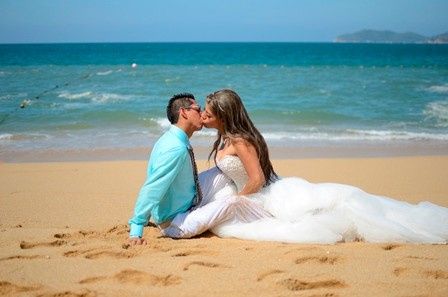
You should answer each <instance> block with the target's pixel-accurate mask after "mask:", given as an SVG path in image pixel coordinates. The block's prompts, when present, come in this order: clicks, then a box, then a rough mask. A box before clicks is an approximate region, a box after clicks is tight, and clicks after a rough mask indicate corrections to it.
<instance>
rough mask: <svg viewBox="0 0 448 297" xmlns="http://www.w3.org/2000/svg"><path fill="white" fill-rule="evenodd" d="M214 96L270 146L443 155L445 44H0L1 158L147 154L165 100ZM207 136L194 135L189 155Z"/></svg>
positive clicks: (446, 140) (447, 81)
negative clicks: (239, 109) (398, 148)
mask: <svg viewBox="0 0 448 297" xmlns="http://www.w3.org/2000/svg"><path fill="white" fill-rule="evenodd" d="M133 63H135V64H136V67H131V65H132V64H133ZM221 88H231V89H234V90H236V91H237V92H238V93H239V94H240V95H241V97H242V99H243V101H244V103H245V105H246V107H247V109H248V111H249V113H250V115H251V116H252V118H253V120H254V122H255V123H256V125H257V126H258V128H259V129H260V130H261V132H262V133H263V135H264V136H265V137H266V140H267V142H268V143H269V144H270V145H271V146H272V147H283V146H287V147H293V148H294V147H298V148H304V147H337V146H356V145H363V144H364V145H372V146H378V147H384V146H390V145H392V146H393V145H403V146H408V145H411V146H412V145H414V144H415V145H422V144H423V145H428V146H438V147H442V148H445V149H447V150H448V45H429V44H339V43H120V44H113V43H105V44H17V45H5V44H4V45H0V159H1V158H2V156H5V155H8V154H9V155H10V154H11V153H14V152H28V151H30V152H33V151H45V150H51V151H76V150H98V149H104V148H107V149H120V150H122V149H133V148H148V147H150V146H151V145H152V144H153V143H154V141H155V140H156V139H157V137H158V136H159V135H160V134H161V133H162V132H163V131H164V130H165V129H166V128H167V127H168V126H169V124H168V121H167V120H166V119H165V106H166V103H167V101H168V99H169V98H170V97H171V95H173V94H175V93H179V92H191V93H193V94H194V95H195V96H196V97H197V100H198V101H199V102H200V103H201V104H202V105H203V104H204V98H205V96H206V95H207V94H209V93H211V92H213V91H215V90H217V89H221ZM21 103H23V104H24V105H25V106H26V107H25V108H20V107H19V106H20V104H21ZM214 135H215V132H214V131H211V130H203V131H201V132H200V133H198V134H197V135H196V136H195V137H194V138H193V140H192V141H193V144H195V145H197V146H203V147H207V146H208V145H210V143H211V142H212V139H213V136H214Z"/></svg>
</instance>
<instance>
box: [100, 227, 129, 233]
mask: <svg viewBox="0 0 448 297" xmlns="http://www.w3.org/2000/svg"><path fill="white" fill-rule="evenodd" d="M106 233H107V234H116V235H123V234H128V233H129V226H128V225H116V226H113V227H112V228H110V229H109V230H108V231H107V232H106Z"/></svg>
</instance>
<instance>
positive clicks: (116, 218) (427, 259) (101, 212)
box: [0, 156, 448, 297]
mask: <svg viewBox="0 0 448 297" xmlns="http://www.w3.org/2000/svg"><path fill="white" fill-rule="evenodd" d="M199 163H200V164H199V165H200V166H199V167H200V169H202V170H203V169H206V168H207V165H206V162H205V161H201V162H199ZM274 167H275V168H276V170H277V172H278V173H279V174H280V175H281V176H299V177H303V178H305V179H308V180H309V181H312V182H338V183H347V184H351V185H355V186H358V187H361V188H362V189H364V190H366V191H368V192H371V193H374V194H380V195H386V196H390V197H394V198H397V199H400V200H405V201H409V202H412V203H416V202H419V201H423V200H428V201H431V202H434V203H437V204H439V205H443V206H448V157H447V156H429V157H424V156H420V157H393V158H387V157H382V158H361V159H355V158H350V159H338V158H333V159H293V160H287V159H283V160H282V159H279V160H275V161H274ZM145 174H146V161H117V162H111V161H105V162H98V161H95V162H55V163H1V164H0V295H6V296H176V297H180V296H448V246H447V245H430V244H426V245H415V244H393V243H383V244H372V243H364V242H353V243H338V244H334V245H317V244H285V243H278V242H255V241H246V240H238V239H221V238H218V237H216V236H214V235H213V234H211V233H206V234H204V235H202V236H199V237H197V238H193V239H187V240H173V239H169V238H162V237H160V233H159V232H158V230H157V229H156V228H154V227H147V228H145V238H146V239H147V240H148V244H147V245H146V246H137V247H129V246H128V245H127V244H126V241H127V238H128V227H127V225H126V223H127V220H128V219H129V217H130V216H131V214H132V211H133V207H134V203H135V198H136V196H137V193H138V191H139V189H140V186H141V184H142V183H143V181H144V178H145ZM447 223H448V222H447Z"/></svg>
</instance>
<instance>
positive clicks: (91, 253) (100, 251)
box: [64, 248, 136, 259]
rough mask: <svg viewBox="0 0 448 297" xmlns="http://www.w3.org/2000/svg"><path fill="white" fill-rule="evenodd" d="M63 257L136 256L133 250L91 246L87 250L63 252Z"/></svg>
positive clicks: (120, 257)
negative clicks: (115, 249) (113, 249)
mask: <svg viewBox="0 0 448 297" xmlns="http://www.w3.org/2000/svg"><path fill="white" fill-rule="evenodd" d="M64 256H65V257H69V258H70V257H78V256H83V257H84V258H86V259H99V258H114V259H129V258H132V257H135V256H136V253H135V251H131V250H128V251H111V250H107V249H104V248H92V249H88V250H73V251H68V252H65V253H64Z"/></svg>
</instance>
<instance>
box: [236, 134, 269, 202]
mask: <svg viewBox="0 0 448 297" xmlns="http://www.w3.org/2000/svg"><path fill="white" fill-rule="evenodd" d="M232 146H233V147H234V149H235V152H236V154H237V156H238V157H239V158H240V160H241V162H242V163H243V166H244V169H245V170H246V172H247V176H248V180H247V183H246V184H245V185H244V187H243V189H242V190H241V192H239V193H238V195H249V194H253V193H257V192H258V191H260V189H261V188H262V187H263V185H264V184H265V182H266V181H265V178H264V174H263V170H262V169H261V165H260V162H259V161H258V154H257V151H256V150H255V147H254V146H253V145H252V144H250V143H249V142H247V141H246V140H244V139H242V138H236V139H232Z"/></svg>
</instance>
